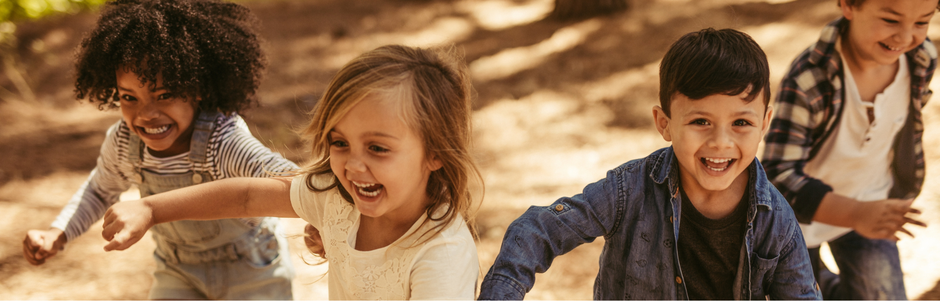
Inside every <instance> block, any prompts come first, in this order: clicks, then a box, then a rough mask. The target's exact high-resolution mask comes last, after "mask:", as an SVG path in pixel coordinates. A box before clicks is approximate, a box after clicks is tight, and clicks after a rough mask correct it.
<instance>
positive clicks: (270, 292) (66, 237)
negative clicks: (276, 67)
mask: <svg viewBox="0 0 940 301" xmlns="http://www.w3.org/2000/svg"><path fill="white" fill-rule="evenodd" d="M253 21H254V18H253V16H252V14H251V13H250V11H249V10H248V9H247V8H245V7H243V6H240V5H237V4H233V3H225V2H220V1H213V0H194V1H179V0H152V1H151V0H118V1H115V2H112V3H109V4H108V5H107V7H106V8H105V10H104V12H103V13H102V15H101V17H100V19H99V20H98V24H97V27H96V28H95V29H94V30H93V31H92V32H91V33H90V34H89V35H88V36H87V37H86V38H85V39H84V40H83V41H82V44H81V46H80V48H79V53H78V55H77V62H76V64H75V65H76V71H77V76H76V82H75V91H76V94H77V98H78V99H86V98H87V99H88V100H89V101H91V102H92V103H97V104H98V106H99V108H102V109H104V108H115V107H120V110H121V113H122V115H123V118H122V120H120V121H119V122H117V123H116V124H114V125H113V126H112V127H111V128H110V129H109V130H108V134H107V138H106V139H105V142H104V144H103V145H102V147H101V153H100V155H99V157H98V164H97V167H96V168H95V169H94V170H93V171H92V172H91V175H90V176H89V178H88V180H87V181H86V183H85V184H84V185H83V186H82V187H81V188H80V189H79V191H78V192H77V193H76V194H75V195H74V196H73V197H72V199H71V200H70V201H69V203H68V204H67V205H66V206H65V208H64V209H63V210H62V212H61V213H60V214H59V216H58V217H57V218H56V220H55V222H53V223H52V226H51V228H50V229H49V230H30V231H29V232H28V233H27V235H26V239H25V240H24V242H23V251H24V255H25V257H26V259H27V260H28V261H29V262H30V263H32V264H36V265H38V264H42V263H44V262H45V260H46V259H48V258H49V257H52V256H54V255H55V254H56V253H57V252H58V251H59V250H61V249H62V248H63V247H64V245H65V244H66V242H68V241H71V240H73V239H75V238H77V237H78V236H80V235H81V234H82V233H84V232H85V231H87V230H88V228H89V227H90V226H91V225H92V224H93V223H95V222H96V221H98V220H99V219H101V218H102V216H103V215H104V214H105V211H106V210H107V209H108V208H109V207H111V206H112V205H114V204H115V203H117V202H118V199H119V196H120V194H121V193H122V192H124V191H126V190H127V189H129V188H130V187H131V185H136V186H137V187H138V188H139V189H140V194H141V196H142V197H146V196H148V195H152V194H157V193H162V192H165V191H169V190H174V189H177V188H182V187H186V186H191V185H195V184H199V183H203V182H209V181H213V180H218V179H224V178H232V177H269V176H271V175H274V174H277V173H279V172H285V171H291V170H295V169H297V166H296V165H294V163H292V162H290V161H288V160H287V159H284V158H283V157H281V156H280V155H279V154H276V153H274V152H272V151H271V150H269V149H268V148H266V147H264V146H263V145H262V144H261V143H260V142H259V141H258V140H257V139H255V138H254V137H253V136H252V135H251V133H250V132H249V130H248V128H247V125H246V124H245V122H244V121H243V120H242V119H241V117H239V115H238V113H239V112H240V111H242V110H244V109H247V108H248V107H249V106H250V105H251V104H252V103H253V102H255V98H254V97H255V96H254V94H255V91H256V90H257V88H258V85H259V81H260V78H261V72H262V70H263V68H264V63H265V61H264V55H263V53H262V51H261V48H260V45H259V39H258V37H257V36H256V35H255V34H254V33H253V31H252V30H251V28H250V25H251V23H252V22H253ZM276 225H277V219H274V218H244V219H224V220H212V221H177V222H173V223H166V224H162V225H159V226H157V227H154V228H153V229H154V231H153V235H152V236H153V238H154V240H155V241H156V251H155V252H154V259H155V260H156V261H157V270H156V271H155V272H154V282H153V286H152V288H151V290H150V298H151V299H204V298H209V299H291V298H292V293H291V278H292V276H293V268H292V266H291V263H290V260H289V256H281V255H282V254H283V255H287V251H286V250H287V248H286V244H285V243H284V242H283V241H281V240H282V238H280V237H278V236H276V235H275V232H276Z"/></svg>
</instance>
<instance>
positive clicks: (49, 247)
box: [23, 228, 66, 265]
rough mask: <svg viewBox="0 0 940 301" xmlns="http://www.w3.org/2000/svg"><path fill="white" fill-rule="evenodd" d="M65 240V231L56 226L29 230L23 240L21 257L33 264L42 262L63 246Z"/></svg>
mask: <svg viewBox="0 0 940 301" xmlns="http://www.w3.org/2000/svg"><path fill="white" fill-rule="evenodd" d="M65 241H66V238H65V233H64V232H62V230H59V229H56V228H52V229H49V230H29V231H27V232H26V239H24V240H23V257H26V261H29V263H31V264H33V265H40V264H43V263H45V262H46V259H47V258H49V257H52V256H55V254H57V253H59V251H61V250H62V249H64V248H65Z"/></svg>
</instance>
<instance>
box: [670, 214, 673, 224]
mask: <svg viewBox="0 0 940 301" xmlns="http://www.w3.org/2000/svg"><path fill="white" fill-rule="evenodd" d="M669 223H670V224H671V223H673V218H672V217H671V216H670V217H669Z"/></svg>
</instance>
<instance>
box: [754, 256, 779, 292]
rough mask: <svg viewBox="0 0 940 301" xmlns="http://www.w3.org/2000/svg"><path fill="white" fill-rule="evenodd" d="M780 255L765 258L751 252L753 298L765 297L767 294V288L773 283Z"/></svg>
mask: <svg viewBox="0 0 940 301" xmlns="http://www.w3.org/2000/svg"><path fill="white" fill-rule="evenodd" d="M779 258H780V256H777V257H774V258H763V257H761V256H760V255H758V254H757V253H751V260H753V261H754V262H753V264H751V277H750V281H751V298H763V297H764V295H766V294H767V291H766V289H767V288H768V287H770V284H771V283H773V276H774V270H775V269H776V267H777V260H778V259H779Z"/></svg>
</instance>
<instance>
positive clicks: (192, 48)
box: [75, 0, 266, 114]
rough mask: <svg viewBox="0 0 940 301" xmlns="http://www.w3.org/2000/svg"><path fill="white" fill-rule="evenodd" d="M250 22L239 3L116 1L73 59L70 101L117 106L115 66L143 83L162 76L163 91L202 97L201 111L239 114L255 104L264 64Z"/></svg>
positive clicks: (252, 20) (106, 10) (196, 0)
mask: <svg viewBox="0 0 940 301" xmlns="http://www.w3.org/2000/svg"><path fill="white" fill-rule="evenodd" d="M256 22H257V19H256V18H255V17H254V15H252V14H251V11H249V10H248V8H245V7H244V6H241V5H238V4H234V3H226V2H221V1H217V0H117V1H114V2H110V3H108V5H107V6H106V7H105V9H104V11H103V12H102V14H101V18H100V19H99V20H98V26H97V27H96V28H95V29H94V30H93V31H92V32H91V33H90V34H89V35H88V36H87V37H85V39H84V40H82V44H81V46H80V48H79V50H78V54H77V55H76V63H75V69H76V73H77V74H76V80H75V93H76V98H77V99H79V100H81V99H84V98H85V97H86V96H87V97H88V101H90V102H92V103H98V107H99V108H101V109H105V108H115V107H117V103H118V101H119V99H118V93H117V78H116V75H115V74H116V71H117V69H118V68H128V70H129V71H133V72H134V73H135V74H137V75H138V76H139V79H140V81H141V82H143V83H149V84H151V85H154V84H155V83H156V79H157V75H158V74H159V75H162V76H163V87H164V88H166V89H167V91H168V92H170V93H173V94H176V95H179V96H189V97H201V98H202V99H201V100H200V101H199V102H198V108H199V109H200V110H208V111H215V110H218V111H220V112H223V113H226V114H228V113H232V112H241V111H242V110H244V109H247V108H248V107H250V106H251V105H253V104H256V103H257V100H256V97H255V91H256V90H257V89H258V86H259V84H260V82H261V74H262V71H263V70H264V67H265V64H266V62H265V57H264V53H262V51H261V46H260V38H259V37H258V36H257V35H256V34H255V33H254V32H253V31H252V29H251V27H252V25H254V24H255V23H256Z"/></svg>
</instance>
